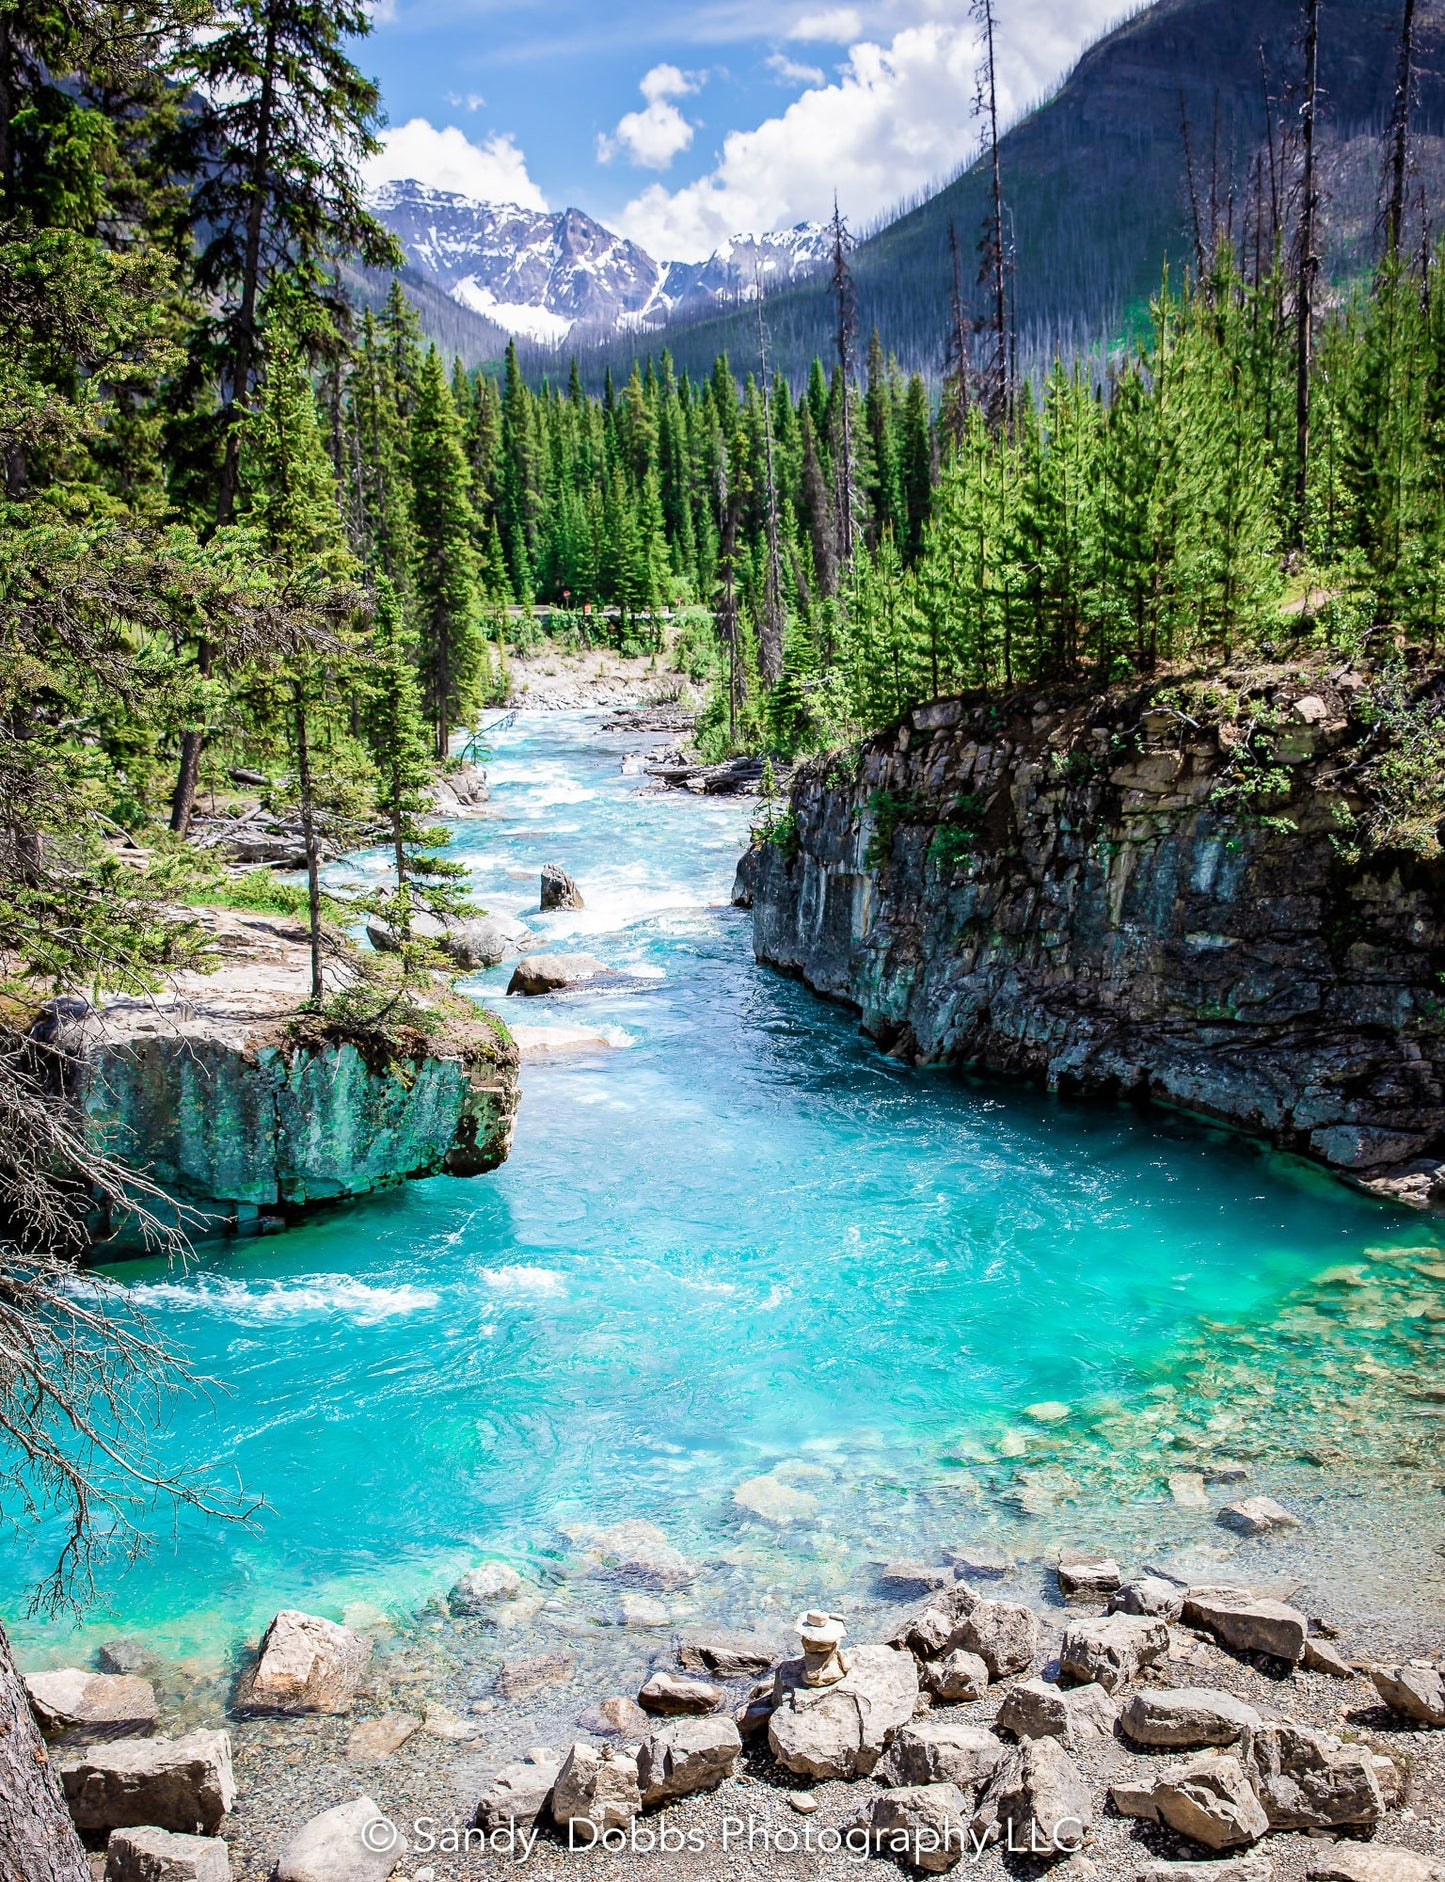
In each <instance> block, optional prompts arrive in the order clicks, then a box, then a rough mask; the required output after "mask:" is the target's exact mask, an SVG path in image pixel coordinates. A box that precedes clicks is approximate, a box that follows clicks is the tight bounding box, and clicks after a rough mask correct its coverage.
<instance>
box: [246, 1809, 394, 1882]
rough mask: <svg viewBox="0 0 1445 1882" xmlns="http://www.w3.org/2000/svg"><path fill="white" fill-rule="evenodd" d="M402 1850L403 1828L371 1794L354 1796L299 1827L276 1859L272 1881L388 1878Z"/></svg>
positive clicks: (374, 1880)
mask: <svg viewBox="0 0 1445 1882" xmlns="http://www.w3.org/2000/svg"><path fill="white" fill-rule="evenodd" d="M393 1837H394V1840H391V1839H392V1838H393ZM373 1843H377V1844H381V1845H382V1847H381V1848H377V1849H373V1848H372V1847H371V1845H372V1844H373ZM405 1854H406V1838H405V1837H404V1836H403V1835H402V1833H401V1831H400V1830H396V1829H394V1828H390V1829H389V1828H388V1827H387V1819H386V1818H385V1817H384V1816H383V1815H382V1813H381V1811H380V1810H378V1809H377V1807H376V1805H375V1804H374V1803H373V1802H372V1800H371V1798H369V1797H355V1798H353V1799H352V1800H351V1802H350V1803H346V1804H337V1805H336V1807H335V1808H334V1809H333V1810H323V1811H322V1813H321V1815H320V1816H319V1817H313V1818H312V1819H311V1821H310V1822H309V1823H307V1824H303V1825H302V1827H301V1828H300V1829H299V1830H298V1831H297V1832H296V1834H295V1835H294V1836H293V1837H292V1838H291V1840H290V1842H289V1843H287V1845H286V1847H285V1848H284V1849H283V1850H282V1851H281V1854H280V1855H279V1856H278V1857H277V1859H276V1876H275V1882H386V1878H387V1877H388V1876H389V1875H390V1874H391V1872H392V1870H393V1869H394V1868H395V1867H396V1865H397V1864H398V1863H399V1862H400V1861H401V1859H402V1857H403V1856H404V1855H405Z"/></svg>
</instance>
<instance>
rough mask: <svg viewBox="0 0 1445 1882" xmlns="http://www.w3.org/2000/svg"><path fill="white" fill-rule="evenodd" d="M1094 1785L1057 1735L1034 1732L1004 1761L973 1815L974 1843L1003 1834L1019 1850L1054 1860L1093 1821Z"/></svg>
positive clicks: (1074, 1848)
mask: <svg viewBox="0 0 1445 1882" xmlns="http://www.w3.org/2000/svg"><path fill="white" fill-rule="evenodd" d="M1093 1821H1094V1809H1093V1802H1092V1800H1091V1798H1090V1795H1089V1787H1088V1785H1087V1784H1086V1783H1085V1782H1084V1778H1083V1775H1082V1774H1081V1772H1080V1771H1079V1768H1078V1766H1077V1765H1076V1764H1075V1763H1074V1761H1073V1759H1072V1758H1071V1757H1070V1756H1069V1754H1068V1752H1067V1751H1065V1750H1064V1747H1063V1746H1062V1745H1061V1744H1060V1743H1059V1741H1058V1739H1057V1738H1030V1739H1026V1740H1025V1741H1024V1743H1023V1744H1021V1745H1019V1746H1018V1747H1017V1748H1016V1749H1015V1750H1013V1751H1011V1752H1009V1753H1008V1755H1007V1756H1006V1757H1005V1758H1004V1759H1003V1761H1002V1762H1001V1763H1000V1764H999V1767H998V1769H997V1770H996V1771H995V1772H994V1774H993V1777H992V1778H991V1779H990V1780H989V1784H988V1787H987V1789H986V1790H985V1791H984V1794H983V1796H982V1798H981V1799H980V1801H979V1807H978V1811H977V1813H976V1815H975V1816H974V1819H973V1825H972V1830H973V1836H974V1840H975V1846H978V1845H979V1844H982V1843H984V1842H993V1841H995V1840H997V1839H999V1838H1002V1839H1003V1840H1004V1842H1005V1844H1006V1847H1007V1848H1008V1849H1009V1851H1010V1852H1011V1853H1013V1854H1015V1855H1029V1856H1033V1857H1035V1858H1036V1859H1038V1860H1039V1861H1043V1862H1055V1861H1057V1860H1058V1859H1059V1858H1060V1857H1061V1856H1072V1855H1075V1854H1077V1852H1078V1851H1079V1850H1080V1849H1081V1848H1082V1846H1083V1843H1084V1839H1085V1838H1086V1836H1087V1835H1088V1833H1089V1831H1090V1829H1091V1828H1092V1826H1093Z"/></svg>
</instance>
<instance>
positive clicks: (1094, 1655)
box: [1059, 1614, 1169, 1692]
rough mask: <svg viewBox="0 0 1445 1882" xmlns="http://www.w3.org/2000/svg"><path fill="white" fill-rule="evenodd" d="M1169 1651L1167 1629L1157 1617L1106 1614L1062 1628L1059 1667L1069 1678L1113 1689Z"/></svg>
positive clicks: (1129, 1679)
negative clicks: (1097, 1618) (1154, 1618)
mask: <svg viewBox="0 0 1445 1882" xmlns="http://www.w3.org/2000/svg"><path fill="white" fill-rule="evenodd" d="M1168 1652H1169V1628H1168V1626H1167V1625H1166V1623H1165V1622H1163V1621H1161V1620H1153V1619H1146V1618H1144V1617H1143V1616H1139V1615H1133V1614H1107V1615H1105V1616H1104V1617H1103V1619H1101V1620H1097V1621H1071V1622H1070V1623H1069V1625H1068V1626H1067V1627H1066V1628H1065V1629H1064V1639H1063V1645H1062V1646H1061V1647H1060V1649H1059V1666H1060V1669H1061V1671H1063V1672H1064V1673H1065V1674H1067V1675H1068V1677H1069V1678H1070V1679H1075V1680H1078V1681H1080V1682H1081V1683H1082V1684H1085V1685H1089V1684H1095V1683H1097V1684H1098V1685H1100V1686H1102V1687H1103V1688H1104V1690H1105V1691H1106V1692H1117V1691H1118V1690H1119V1688H1120V1687H1121V1686H1127V1685H1128V1684H1129V1682H1130V1681H1131V1680H1133V1679H1137V1678H1138V1676H1139V1674H1140V1673H1141V1672H1142V1671H1143V1669H1144V1668H1145V1667H1146V1666H1157V1665H1158V1664H1159V1662H1160V1661H1161V1660H1163V1659H1164V1658H1166V1657H1167V1655H1168Z"/></svg>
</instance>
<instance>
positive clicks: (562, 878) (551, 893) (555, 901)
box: [542, 863, 587, 914]
mask: <svg viewBox="0 0 1445 1882" xmlns="http://www.w3.org/2000/svg"><path fill="white" fill-rule="evenodd" d="M586 906H587V904H586V903H585V902H584V901H583V900H582V891H581V890H580V889H579V888H578V887H577V884H576V883H575V882H574V881H573V880H572V878H571V876H569V875H568V874H567V871H566V870H565V869H564V868H563V867H562V865H561V864H560V863H543V865H542V912H543V913H544V914H545V913H546V912H547V910H548V909H551V908H586Z"/></svg>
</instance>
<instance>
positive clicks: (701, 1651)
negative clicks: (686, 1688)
mask: <svg viewBox="0 0 1445 1882" xmlns="http://www.w3.org/2000/svg"><path fill="white" fill-rule="evenodd" d="M677 1657H678V1661H679V1663H680V1664H681V1665H682V1667H683V1668H684V1669H685V1670H686V1671H687V1672H689V1673H716V1674H717V1676H718V1678H719V1679H744V1678H746V1677H747V1676H748V1675H749V1674H757V1673H766V1672H767V1671H768V1669H769V1667H771V1666H772V1665H773V1664H774V1663H775V1662H776V1660H777V1658H778V1653H777V1650H776V1648H775V1647H773V1645H772V1644H771V1642H770V1641H768V1640H765V1639H764V1638H763V1636H762V1635H761V1634H744V1633H738V1632H735V1631H733V1630H732V1629H730V1628H725V1627H719V1628H715V1629H713V1630H712V1631H711V1632H704V1633H692V1634H685V1635H684V1636H683V1638H682V1641H681V1643H680V1644H679V1646H678V1651H677Z"/></svg>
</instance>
